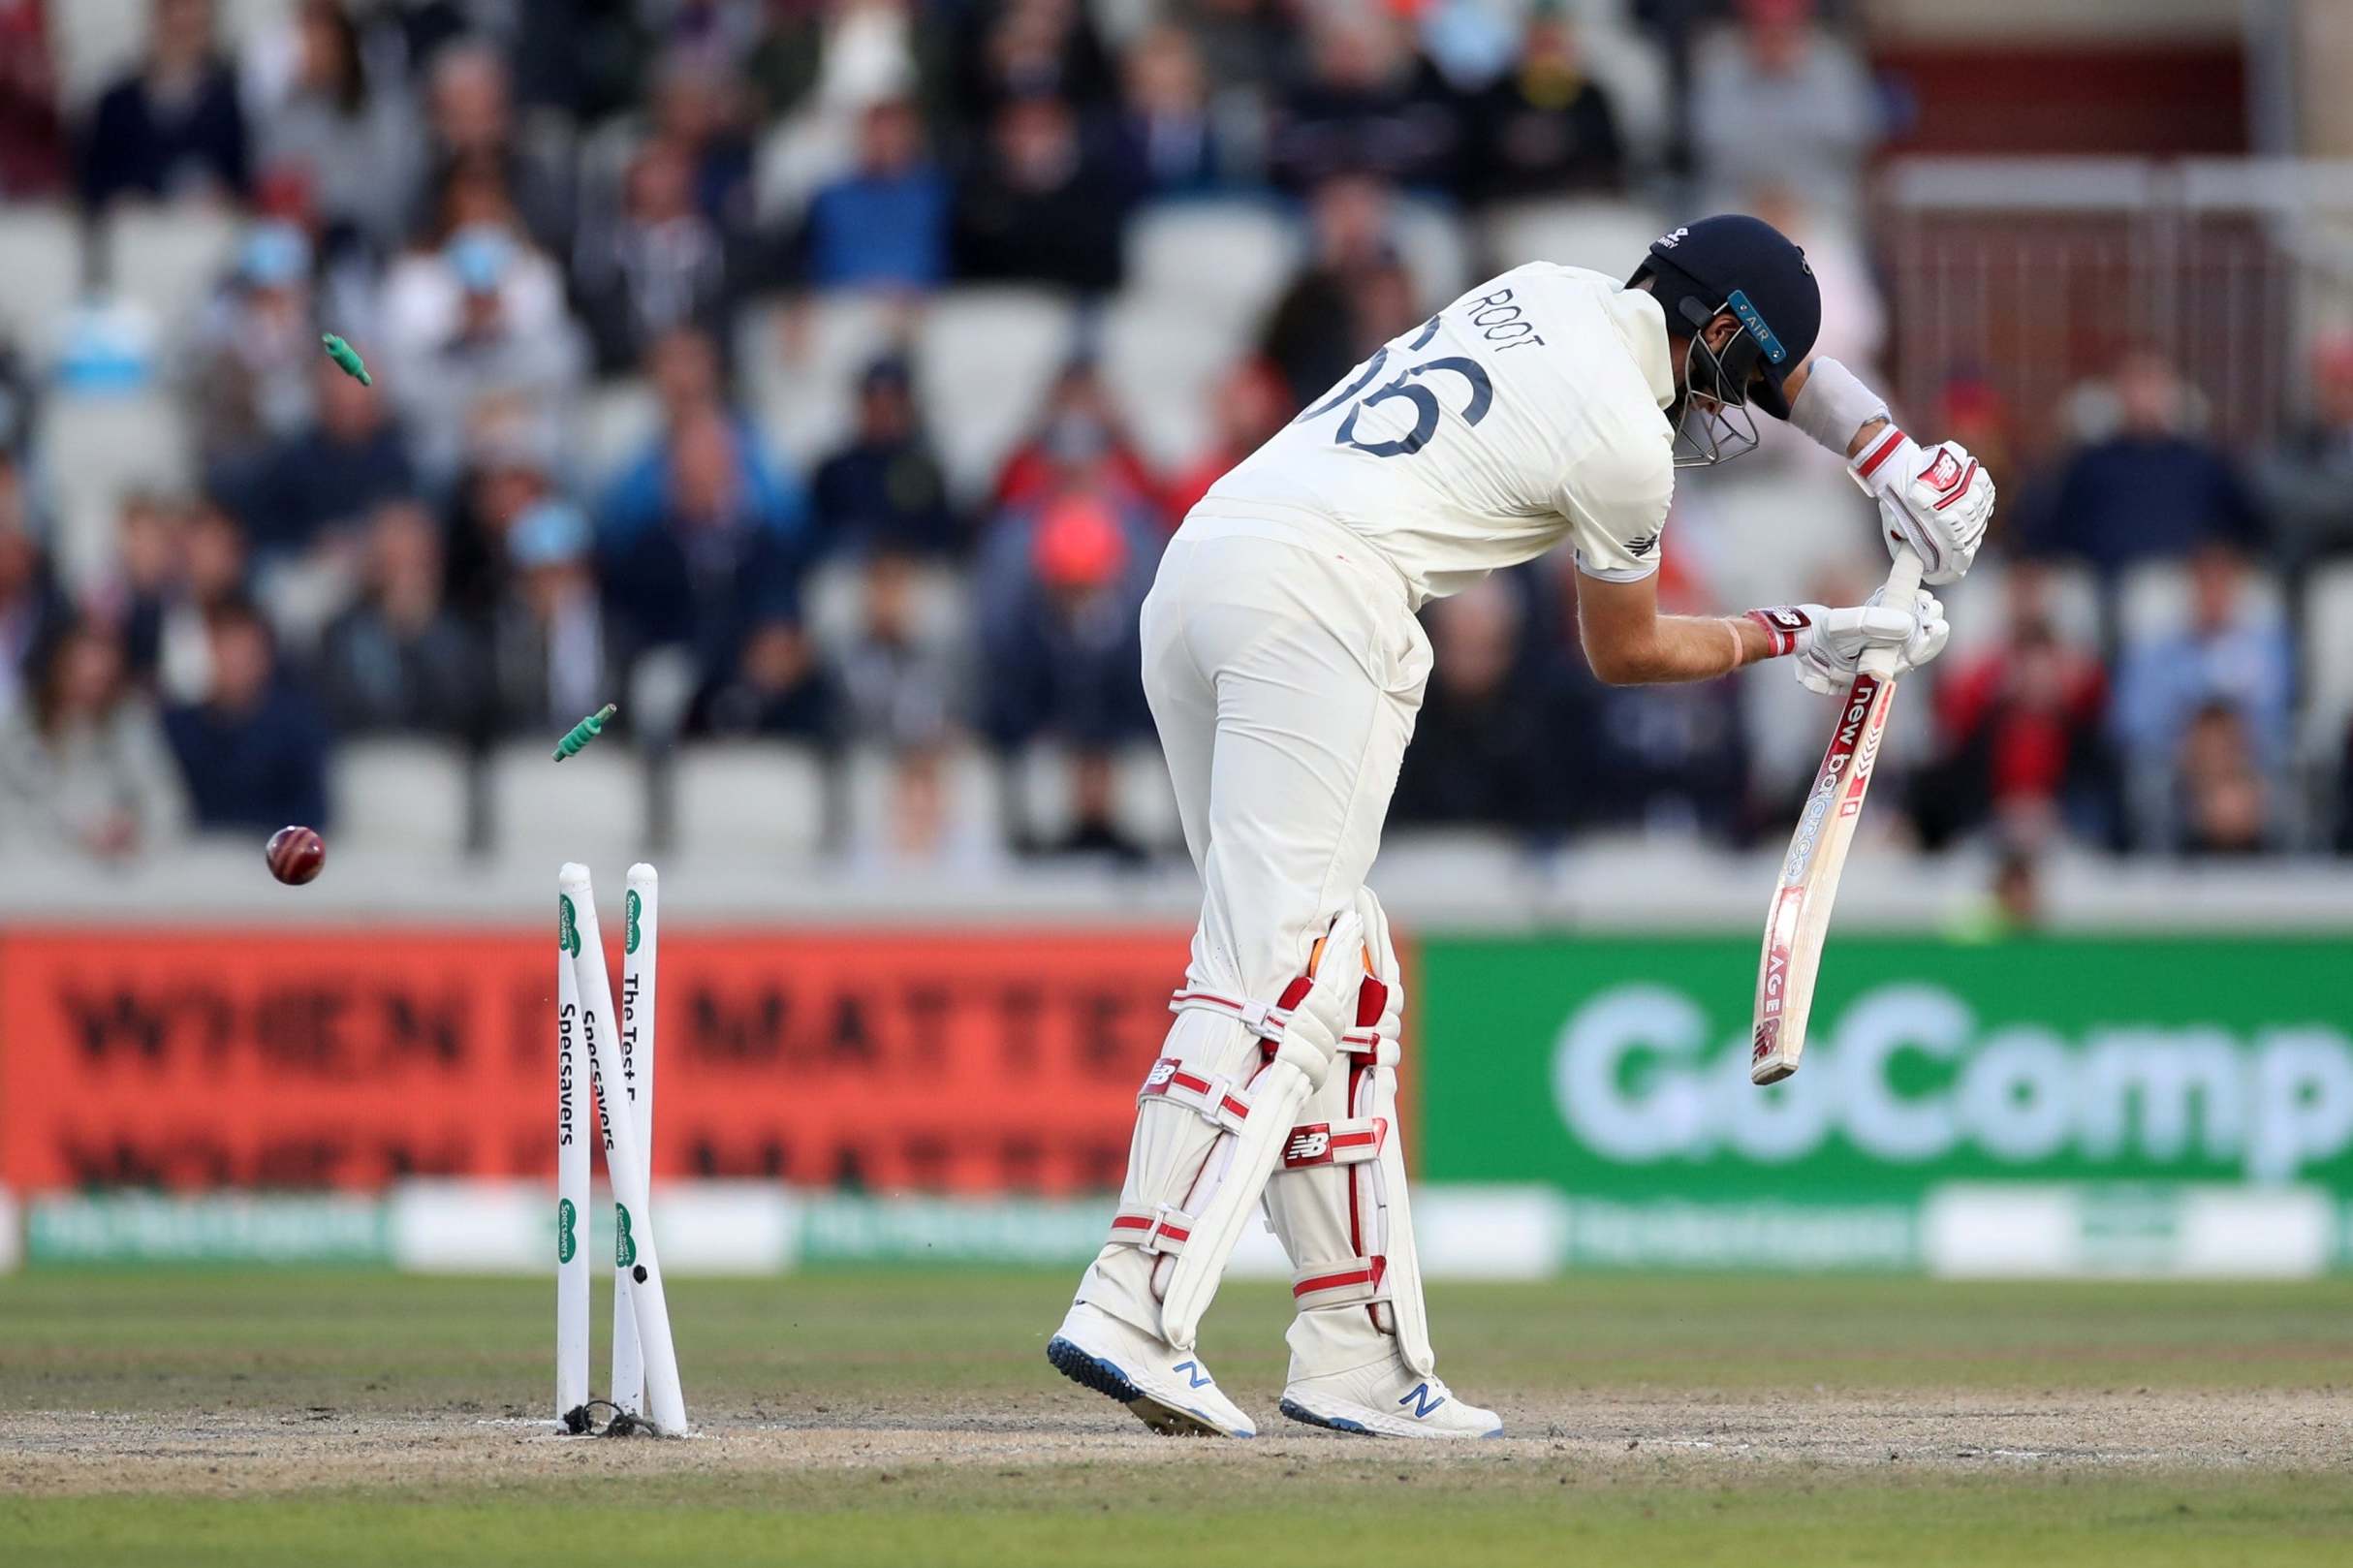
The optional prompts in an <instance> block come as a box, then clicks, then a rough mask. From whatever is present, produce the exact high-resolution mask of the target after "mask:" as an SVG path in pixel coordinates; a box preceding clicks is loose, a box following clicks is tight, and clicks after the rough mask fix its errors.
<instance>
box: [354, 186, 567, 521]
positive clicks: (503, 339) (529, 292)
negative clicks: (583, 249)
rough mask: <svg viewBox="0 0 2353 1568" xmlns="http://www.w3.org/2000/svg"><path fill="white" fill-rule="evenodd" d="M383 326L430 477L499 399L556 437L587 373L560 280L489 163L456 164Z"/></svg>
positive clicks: (399, 268)
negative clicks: (434, 221) (435, 220)
mask: <svg viewBox="0 0 2353 1568" xmlns="http://www.w3.org/2000/svg"><path fill="white" fill-rule="evenodd" d="M383 331H384V341H385V361H386V364H385V368H386V369H387V370H388V371H390V372H391V373H390V374H389V375H387V376H386V377H385V378H384V379H385V382H386V390H387V391H389V392H391V393H392V395H393V396H394V397H395V398H397V399H398V400H399V405H400V411H401V414H402V417H403V420H404V422H405V423H406V425H407V427H408V429H409V430H410V432H411V433H412V435H413V437H414V439H415V441H416V447H415V451H416V453H417V456H418V461H419V464H420V466H421V467H422V468H423V469H424V472H425V474H426V475H427V477H428V478H431V479H446V478H447V477H448V476H450V475H451V474H453V473H454V472H455V469H456V467H457V464H458V461H459V459H460V455H462V454H463V453H464V452H465V450H466V448H467V445H468V441H469V436H470V434H471V432H472V431H473V430H475V429H476V428H477V427H479V426H480V424H481V423H483V405H484V404H485V403H486V402H488V401H491V400H494V399H495V400H500V401H503V402H506V403H508V404H510V405H511V406H513V407H515V408H518V409H519V410H520V411H522V412H523V413H524V414H526V415H527V416H528V417H529V418H531V419H532V420H533V421H534V422H536V423H538V425H539V426H540V439H542V440H545V441H549V442H552V440H553V439H554V436H555V432H556V430H557V427H558V425H559V423H560V416H561V413H562V411H563V407H564V405H565V403H566V401H567V400H568V399H569V398H570V396H571V394H572V392H574V390H575V389H576V388H577V386H578V385H579V383H580V375H581V370H582V365H581V359H582V356H581V351H580V341H579V337H578V335H577V333H576V332H575V330H574V329H573V326H572V322H571V319H570V317H569V316H568V315H567V314H566V312H565V308H564V284H563V277H562V275H561V274H560V273H559V272H558V271H557V270H556V267H555V266H554V264H552V263H551V262H549V259H548V258H547V256H545V255H544V254H542V253H541V252H540V251H538V250H536V249H534V248H533V247H532V245H531V243H530V240H529V238H528V237H527V236H526V235H525V234H524V232H523V229H522V226H521V224H520V223H519V221H518V218H517V215H516V211H515V207H514V205H513V204H512V202H511V201H510V200H509V198H508V193H507V190H506V187H505V186H504V185H503V184H502V183H500V179H499V176H498V174H497V172H496V171H495V170H492V169H486V168H473V169H459V170H456V171H455V172H453V173H452V174H451V176H450V179H449V181H448V183H447V185H446V187H445V188H444V190H443V192H442V199H441V221H440V224H439V226H438V227H437V228H436V229H435V230H434V231H433V237H432V238H431V239H430V240H429V241H428V242H427V244H426V245H425V246H424V248H423V249H420V250H417V251H414V252H412V253H410V254H409V255H408V256H405V257H403V258H402V259H401V260H400V261H399V262H398V263H396V264H394V266H393V267H392V270H391V272H390V273H389V274H388V276H387V277H386V279H385V286H384V329H383Z"/></svg>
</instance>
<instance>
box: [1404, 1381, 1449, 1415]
mask: <svg viewBox="0 0 2353 1568" xmlns="http://www.w3.org/2000/svg"><path fill="white" fill-rule="evenodd" d="M1445 1402H1446V1396H1445V1395H1443V1394H1440V1395H1436V1396H1433V1395H1431V1393H1430V1392H1429V1385H1428V1384H1427V1383H1416V1384H1415V1385H1414V1386H1413V1391H1412V1392H1411V1393H1409V1394H1407V1395H1406V1396H1405V1397H1404V1398H1402V1399H1399V1400H1398V1401H1397V1403H1399V1404H1409V1405H1412V1406H1413V1413H1414V1419H1415V1420H1416V1421H1425V1420H1427V1419H1428V1417H1429V1413H1430V1412H1431V1411H1433V1410H1435V1409H1437V1408H1438V1406H1440V1405H1442V1404H1444V1403H1445Z"/></svg>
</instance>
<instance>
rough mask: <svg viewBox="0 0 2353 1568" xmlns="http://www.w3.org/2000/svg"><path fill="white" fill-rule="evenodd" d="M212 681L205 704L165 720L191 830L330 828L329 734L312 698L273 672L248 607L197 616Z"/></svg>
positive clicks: (268, 645)
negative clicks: (192, 811) (193, 822)
mask: <svg viewBox="0 0 2353 1568" xmlns="http://www.w3.org/2000/svg"><path fill="white" fill-rule="evenodd" d="M204 633H205V640H206V642H207V643H208V644H209V652H210V658H209V661H208V662H209V664H210V666H211V674H210V680H209V683H208V684H207V686H206V689H205V693H204V700H203V701H202V702H200V703H196V704H193V705H190V706H181V707H174V708H172V709H170V710H168V711H167V712H166V713H165V714H164V733H165V734H166V735H167V736H168V737H170V739H171V741H172V750H173V753H174V754H175V755H176V756H177V757H178V759H179V768H180V777H181V779H182V780H183V781H184V782H185V783H186V785H187V787H188V798H189V800H190V802H191V803H192V805H193V806H194V809H195V817H196V825H197V826H198V827H199V828H201V829H204V830H208V831H212V830H222V829H235V830H239V831H256V832H267V831H272V830H274V829H278V828H282V827H284V826H286V825H287V824H288V823H293V822H298V823H303V824H306V825H308V826H310V827H313V828H321V827H324V826H326V822H327V814H328V811H327V730H326V727H325V726H324V725H322V724H321V723H320V722H319V716H318V711H317V709H316V708H315V707H313V706H312V705H311V700H310V696H309V694H308V693H307V692H305V691H303V690H302V689H301V688H300V687H299V686H298V685H297V684H296V683H295V682H294V681H293V680H292V679H290V678H288V677H287V676H286V675H285V674H283V673H282V672H281V671H280V669H279V667H278V655H277V644H276V640H275V639H274V638H273V637H272V636H271V635H270V631H269V623H268V622H267V621H266V620H264V619H263V618H262V612H260V611H259V610H257V609H255V608H254V606H253V602H252V601H251V600H249V599H244V598H241V597H232V598H228V599H224V600H221V601H220V602H218V603H216V604H214V605H213V606H211V608H210V609H208V610H207V611H206V612H205V613H204Z"/></svg>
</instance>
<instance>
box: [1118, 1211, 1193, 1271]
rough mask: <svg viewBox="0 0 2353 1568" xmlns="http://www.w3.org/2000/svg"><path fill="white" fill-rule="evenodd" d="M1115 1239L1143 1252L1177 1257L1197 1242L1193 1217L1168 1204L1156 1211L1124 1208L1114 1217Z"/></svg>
mask: <svg viewBox="0 0 2353 1568" xmlns="http://www.w3.org/2000/svg"><path fill="white" fill-rule="evenodd" d="M1111 1239H1112V1240H1113V1241H1114V1243H1119V1244H1124V1245H1127V1246H1132V1247H1135V1248H1136V1249H1137V1250H1139V1251H1142V1252H1157V1253H1162V1254H1165V1255H1166V1256H1168V1257H1172V1258H1173V1257H1175V1256H1177V1253H1179V1252H1182V1251H1183V1250H1184V1244H1185V1243H1186V1242H1187V1241H1190V1240H1191V1239H1193V1216H1192V1215H1190V1214H1188V1213H1186V1212H1185V1211H1184V1210H1183V1209H1181V1208H1177V1207H1172V1206H1171V1205H1168V1204H1162V1205H1160V1206H1159V1207H1156V1208H1122V1209H1120V1210H1119V1211H1118V1212H1117V1213H1116V1214H1114V1215H1113V1216H1112V1236H1111Z"/></svg>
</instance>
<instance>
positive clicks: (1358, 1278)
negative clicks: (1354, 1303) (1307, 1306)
mask: <svg viewBox="0 0 2353 1568" xmlns="http://www.w3.org/2000/svg"><path fill="white" fill-rule="evenodd" d="M1372 1278H1373V1275H1372V1270H1369V1269H1351V1270H1348V1271H1347V1272H1346V1273H1344V1274H1318V1275H1317V1276H1316V1277H1315V1278H1313V1279H1302V1280H1301V1281H1300V1282H1299V1283H1298V1284H1296V1285H1294V1286H1292V1287H1291V1294H1292V1295H1294V1296H1312V1295H1314V1294H1315V1293H1316V1292H1317V1291H1319V1290H1337V1289H1339V1288H1340V1287H1341V1286H1342V1285H1369V1284H1371V1283H1372Z"/></svg>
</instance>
